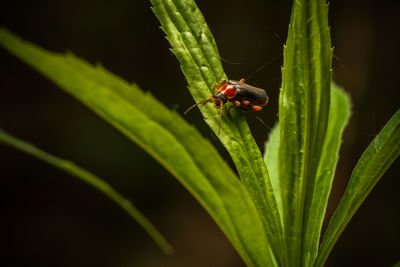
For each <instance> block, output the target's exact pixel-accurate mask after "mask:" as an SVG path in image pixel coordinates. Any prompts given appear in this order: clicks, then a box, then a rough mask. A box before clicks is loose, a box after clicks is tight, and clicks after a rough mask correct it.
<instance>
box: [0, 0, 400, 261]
mask: <svg viewBox="0 0 400 267" xmlns="http://www.w3.org/2000/svg"><path fill="white" fill-rule="evenodd" d="M395 3H396V2H395V1H361V0H356V1H345V0H339V1H332V2H331V4H330V25H331V30H332V43H333V45H334V47H335V52H334V53H335V56H336V57H335V59H334V63H333V68H334V79H335V80H336V81H337V83H339V84H340V85H342V86H344V87H345V88H346V90H347V91H348V92H349V93H350V94H351V97H352V100H353V115H352V118H351V121H350V124H349V126H348V127H347V128H346V131H345V134H344V141H343V146H342V149H341V152H340V153H341V158H340V162H339V165H338V168H337V176H336V179H335V182H334V188H333V190H334V191H333V193H332V194H331V198H330V204H329V210H328V216H330V215H331V214H332V212H333V209H334V208H335V207H336V205H337V203H338V201H339V200H340V197H341V195H342V193H343V191H344V188H345V186H346V183H347V181H348V178H349V176H350V174H351V170H352V168H353V167H354V166H355V164H356V162H357V160H358V158H359V157H360V155H361V153H362V151H363V150H364V149H365V148H366V147H367V145H368V144H369V142H370V141H371V140H372V139H373V137H374V136H375V135H376V134H377V133H378V132H379V130H380V129H381V128H382V127H383V125H384V124H385V123H386V122H387V121H388V119H389V118H390V117H391V116H392V115H393V114H394V113H395V111H396V109H398V108H399V106H400V105H399V102H400V93H399V89H400V88H399V74H398V69H399V68H398V66H399V62H400V52H399V40H400V38H399V34H398V29H399V17H398V14H399V8H398V6H397V5H396V4H395ZM198 5H199V7H200V9H201V10H202V12H203V14H204V16H205V18H206V20H207V22H208V24H209V26H210V28H211V31H212V32H213V34H214V37H215V39H216V41H217V44H218V47H219V51H220V54H221V57H223V58H224V59H225V60H226V62H225V63H224V68H225V71H226V73H227V74H228V76H229V78H230V79H240V78H242V77H244V78H246V77H248V76H249V75H251V74H252V73H254V72H255V70H256V69H258V68H259V67H261V66H264V65H266V67H265V68H264V69H262V70H261V71H259V72H257V73H256V74H255V75H254V76H252V78H251V79H250V80H249V81H248V82H249V83H250V84H252V85H255V86H258V87H262V88H265V89H267V92H268V94H269V96H270V104H269V105H268V107H267V108H266V109H264V110H263V111H262V112H258V113H257V116H259V117H260V118H261V119H262V120H264V121H265V124H266V125H267V127H265V126H264V125H263V124H262V123H260V122H259V120H258V119H257V118H255V117H254V116H253V115H250V114H249V115H248V121H249V124H250V127H251V129H252V132H253V134H254V136H255V138H256V140H257V142H258V144H259V145H260V147H261V148H262V149H263V148H264V146H263V143H264V141H265V139H266V137H267V134H268V132H269V129H268V127H272V126H273V124H274V122H275V121H276V119H277V115H278V93H279V87H280V82H281V80H280V76H281V75H280V66H281V64H282V50H281V47H282V44H283V43H284V41H285V40H286V36H287V27H288V22H289V15H290V9H291V2H290V1H262V0H248V1H246V2H244V1H229V2H228V1H227V2H222V1H217V2H216V3H215V2H214V1H198ZM0 14H1V15H0V25H3V26H5V27H7V28H9V29H10V30H12V31H13V32H15V33H16V34H18V35H19V36H21V37H22V38H24V39H26V40H29V41H31V42H33V43H36V44H38V45H40V46H42V47H44V48H46V49H48V50H52V51H57V52H65V51H67V50H70V51H72V52H74V53H75V54H76V55H78V56H79V57H81V58H83V59H85V60H88V61H89V62H92V63H98V62H101V64H102V65H103V66H105V67H106V68H107V69H108V70H110V71H112V72H113V73H116V74H117V75H119V76H121V77H123V78H124V79H126V80H127V81H135V82H136V83H137V84H138V85H139V86H140V87H141V88H142V89H143V90H145V91H149V92H151V93H152V94H153V95H155V96H156V97H157V98H158V99H159V100H160V101H161V102H163V103H164V104H165V105H167V106H168V107H170V108H171V109H177V111H178V112H179V113H183V111H184V110H185V109H186V108H187V107H188V106H190V105H191V104H192V103H193V100H192V98H191V96H190V94H189V93H188V91H187V90H186V82H185V79H184V77H183V75H182V73H181V71H180V69H179V65H178V62H177V60H176V59H175V57H174V56H173V55H172V53H171V52H170V51H169V50H168V48H169V44H168V43H167V41H166V39H165V38H164V34H163V32H162V31H161V30H160V29H159V23H158V21H157V20H156V18H155V16H154V14H153V13H152V12H151V10H150V3H149V1H111V0H99V1H92V0H86V1H76V0H72V1H71V0H68V1H41V0H39V1H18V0H17V1H12V3H8V4H4V3H3V4H2V7H1V9H0ZM0 58H1V60H0V66H1V67H0V68H1V69H0V70H1V83H0V86H1V89H0V127H2V128H3V129H5V130H6V131H8V132H10V133H12V134H14V135H16V136H17V137H19V138H22V139H24V140H27V141H29V142H31V143H33V144H35V145H37V146H38V147H40V148H42V149H44V150H45V151H48V152H50V153H52V154H54V155H57V156H60V157H63V158H66V159H71V160H73V161H74V162H76V163H78V164H79V165H80V166H82V167H84V168H86V169H88V170H90V171H92V172H94V173H96V174H97V175H99V176H100V177H102V178H103V179H105V180H106V181H108V182H110V183H111V184H112V185H113V186H114V187H115V188H116V189H117V190H118V191H120V192H121V193H123V195H125V196H127V197H128V198H129V199H130V200H131V201H133V203H134V205H136V206H137V207H138V208H139V209H140V210H141V211H143V212H144V213H145V214H146V216H148V218H150V220H151V221H152V222H153V223H154V224H155V225H156V226H157V227H158V228H159V229H160V230H161V232H162V233H164V234H165V235H166V237H167V239H168V240H169V241H170V242H171V243H172V244H173V246H174V247H175V249H176V252H175V254H174V255H172V256H166V255H164V254H163V253H162V252H161V251H160V250H159V249H158V248H157V247H156V245H155V244H154V243H153V242H152V240H151V239H150V238H149V237H148V236H147V235H146V234H145V232H144V231H143V230H142V229H141V228H140V227H139V226H138V225H137V224H136V223H135V222H134V221H132V220H131V219H130V218H129V217H128V216H127V215H126V214H125V213H124V212H123V211H122V210H121V209H120V208H118V207H117V206H116V205H115V204H113V203H112V202H111V201H109V200H108V199H107V198H106V197H104V196H103V195H101V194H100V193H98V192H97V191H95V190H94V189H93V188H91V187H89V186H87V185H86V184H84V183H82V182H80V181H78V180H75V179H74V178H72V177H71V176H69V175H67V174H65V173H63V172H61V171H59V170H58V169H55V168H53V167H51V166H49V165H47V164H45V163H42V162H41V161H39V160H36V159H35V158H32V157H30V156H26V155H24V154H22V153H20V152H18V151H14V150H12V149H10V148H7V147H4V146H0V167H1V171H0V176H1V178H0V185H1V194H0V210H1V217H0V218H1V221H0V236H1V241H2V242H1V243H2V245H1V246H2V248H1V252H0V265H1V266H243V265H244V264H243V262H242V261H241V259H240V258H239V256H238V255H237V253H236V252H235V250H234V249H233V248H232V246H231V245H230V243H229V242H228V240H227V239H226V238H225V237H224V235H223V234H222V233H221V231H220V230H219V229H218V228H217V226H216V225H215V223H214V222H213V221H212V219H211V218H210V217H209V215H208V214H207V213H206V212H205V211H204V210H203V209H202V207H201V206H200V205H199V204H198V203H197V202H196V201H195V200H194V199H193V197H192V196H191V195H190V194H189V193H188V192H187V191H186V190H185V189H184V188H183V187H182V186H181V185H180V184H179V183H178V182H177V181H176V180H175V179H174V178H173V177H172V176H171V175H170V174H169V173H168V172H167V171H166V170H164V169H163V168H162V167H161V166H160V165H159V164H157V162H156V161H155V160H153V159H152V158H151V157H150V156H149V155H147V154H146V153H145V152H144V151H142V150H141V149H140V148H138V147H137V146H136V145H135V144H133V143H131V142H130V141H129V140H128V139H127V138H126V137H124V136H123V135H121V134H120V133H119V132H118V131H117V130H115V129H114V128H112V127H111V126H109V125H108V124H107V123H105V122H104V121H103V120H102V119H100V118H98V117H97V116H96V115H95V114H94V113H92V112H91V111H90V110H88V109H87V108H85V107H84V106H83V105H81V104H80V103H79V102H78V101H76V100H75V99H73V98H72V97H70V96H69V95H67V94H66V93H64V92H63V91H62V90H60V89H59V88H57V87H56V86H55V85H54V84H52V83H51V82H49V81H48V80H47V79H46V78H44V77H43V76H41V75H39V74H38V73H37V72H36V71H34V70H33V69H31V68H30V67H28V66H26V65H24V64H23V63H21V62H20V61H18V60H17V59H15V58H14V57H13V56H11V55H9V54H8V53H7V52H5V51H4V50H3V49H0ZM273 58H277V59H276V60H275V61H273V62H270V61H271V60H272V59H273ZM228 61H229V62H238V63H240V64H231V63H228ZM186 119H187V120H188V121H189V122H190V123H192V124H194V125H196V127H197V128H198V129H199V130H200V131H201V132H202V133H203V135H204V136H206V137H207V138H209V139H210V140H211V141H212V142H213V143H214V144H215V146H217V147H218V149H219V150H220V151H221V153H222V155H223V156H224V158H226V159H227V161H230V159H229V157H228V154H227V153H226V152H225V151H224V149H223V147H222V146H221V145H220V144H219V143H218V142H217V140H216V138H215V137H214V136H213V135H212V134H211V131H210V129H209V128H208V126H207V125H206V124H205V123H204V122H202V120H201V116H200V114H199V112H198V110H194V111H192V112H191V113H190V114H188V115H187V116H186ZM399 165H400V164H399V161H398V160H397V161H396V162H395V163H394V164H393V166H392V167H391V168H390V169H389V170H388V172H387V173H386V174H385V175H384V177H383V179H382V181H380V182H379V183H378V185H377V186H376V188H375V189H374V190H373V192H372V193H371V195H370V196H369V197H368V198H367V199H366V201H365V202H364V204H363V206H362V207H361V208H360V210H359V211H358V212H357V214H356V215H355V217H354V218H353V219H352V221H351V222H350V224H349V225H348V227H347V228H346V230H345V232H344V233H343V236H342V237H341V238H340V240H339V241H338V243H337V245H336V247H335V248H334V250H333V252H332V254H331V256H330V257H329V259H328V262H327V266H390V265H392V264H393V263H395V262H396V261H398V260H400V253H399V251H400V245H399V244H400V233H399V229H400V228H399V225H400V217H399V210H398V204H399V200H400V195H399V193H398V188H399V185H400V184H399V173H400V166H399Z"/></svg>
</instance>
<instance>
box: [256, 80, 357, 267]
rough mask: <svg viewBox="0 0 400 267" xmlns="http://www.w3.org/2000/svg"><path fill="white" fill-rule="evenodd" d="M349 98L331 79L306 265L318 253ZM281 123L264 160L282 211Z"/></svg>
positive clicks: (346, 118)
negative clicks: (327, 113)
mask: <svg viewBox="0 0 400 267" xmlns="http://www.w3.org/2000/svg"><path fill="white" fill-rule="evenodd" d="M350 105H351V104H350V98H349V96H348V95H347V93H346V92H344V91H343V90H342V89H341V88H340V87H338V86H337V85H335V84H334V83H332V85H331V105H330V110H329V123H328V129H327V135H326V138H325V142H324V148H323V150H322V155H321V163H320V165H319V169H318V174H317V180H316V184H315V192H314V196H313V199H312V203H311V214H313V217H312V220H310V221H309V224H308V225H307V227H308V228H309V229H310V230H309V231H308V232H309V233H311V235H310V236H309V237H308V238H307V239H306V240H308V242H309V243H307V244H306V245H308V251H310V253H309V254H308V255H310V256H311V255H312V257H311V258H308V260H307V262H306V264H305V266H310V262H312V260H314V258H315V257H316V255H317V250H318V245H319V239H320V233H321V227H322V222H323V220H324V216H325V211H326V206H327V203H328V197H329V193H330V191H331V185H332V181H333V177H334V173H335V169H336V164H337V161H338V158H339V147H340V144H341V140H342V133H343V130H344V128H345V126H346V125H347V122H348V119H349V116H350ZM279 130H280V129H279V123H276V125H275V127H274V128H273V129H272V132H271V134H270V137H269V140H268V142H267V143H266V144H265V155H264V160H265V163H266V164H267V167H268V171H269V175H270V178H271V181H272V185H273V188H274V192H275V195H276V197H277V200H278V207H279V209H280V210H279V211H280V212H281V213H282V212H283V211H282V202H280V201H279V196H280V194H281V191H280V187H279V180H278V147H279Z"/></svg>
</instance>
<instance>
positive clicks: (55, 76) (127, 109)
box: [0, 28, 273, 266]
mask: <svg viewBox="0 0 400 267" xmlns="http://www.w3.org/2000/svg"><path fill="white" fill-rule="evenodd" d="M0 44H1V45H2V46H3V47H4V48H5V49H6V50H8V51H9V52H11V53H13V54H14V55H16V56H17V57H19V58H20V59H21V60H23V61H24V62H26V63H27V64H29V65H31V66H32V67H33V68H35V69H36V70H38V71H39V72H41V73H42V74H43V75H45V76H46V77H48V78H49V79H50V80H52V81H53V82H55V83H56V84H57V85H58V86H60V87H61V88H62V89H64V90H65V91H66V92H68V93H69V94H71V95H72V96H74V97H76V98H77V99H79V100H80V101H81V102H82V103H84V104H85V105H87V106H88V107H89V108H91V109H92V110H93V111H94V112H96V113H97V114H99V115H100V116H101V117H103V118H104V119H105V120H106V121H107V122H109V123H110V124H111V125H113V126H114V127H116V128H117V129H118V130H120V131H121V132H122V133H124V134H125V135H126V136H127V137H128V138H130V139H131V140H132V141H134V142H135V143H137V144H138V145H139V146H140V147H142V148H143V149H144V150H145V151H146V152H147V153H149V154H150V155H151V156H152V157H153V158H155V159H156V160H157V161H158V162H159V163H160V164H162V165H163V166H164V167H165V168H166V169H167V170H168V171H170V172H171V173H172V174H173V175H174V176H175V177H176V178H177V179H178V180H179V181H180V182H181V183H182V184H183V185H184V186H185V187H186V188H187V189H188V190H189V191H190V192H191V193H192V194H193V195H194V196H195V197H196V198H197V200H198V201H199V202H200V203H201V204H202V205H203V206H204V208H205V209H206V210H207V211H208V213H209V214H210V215H211V216H212V217H213V218H214V220H215V221H216V222H217V224H218V225H219V226H220V228H221V229H222V230H223V232H224V233H225V234H226V235H227V237H228V238H229V239H230V240H231V242H232V243H233V245H234V247H235V248H236V249H237V251H238V252H239V254H240V255H241V257H242V258H243V259H244V261H245V262H246V264H247V265H249V266H271V265H273V263H272V262H271V259H270V257H268V255H269V248H268V245H267V241H266V238H265V234H264V228H263V225H262V221H261V219H260V215H259V214H258V211H257V210H256V207H255V205H254V203H253V201H252V200H251V197H250V196H249V194H248V192H247V190H246V189H245V187H244V186H243V185H242V184H241V183H240V181H239V180H238V179H237V177H236V175H235V174H234V173H233V172H232V170H231V169H230V168H229V166H228V165H227V164H226V162H225V161H224V160H223V159H222V158H221V157H220V156H219V154H218V153H217V151H216V150H215V148H214V147H213V146H212V145H211V144H210V143H209V142H208V141H206V140H205V139H204V138H203V137H202V136H201V135H200V134H199V133H198V131H196V130H195V129H194V128H193V127H191V126H190V125H188V124H187V123H186V122H185V120H183V119H182V118H181V117H180V116H179V115H177V114H176V113H175V112H173V111H170V110H168V109H167V108H166V107H165V106H163V105H162V104H161V103H160V102H158V101H157V100H156V99H155V98H153V97H152V96H151V95H150V94H145V93H143V92H142V91H141V90H140V89H139V88H138V87H137V86H136V85H135V84H128V83H127V82H126V81H124V80H122V79H121V78H119V77H117V76H115V75H113V74H111V73H110V72H108V71H106V70H105V69H103V68H102V67H101V66H97V67H94V66H92V65H91V64H88V63H87V62H85V61H83V60H81V59H79V58H77V57H75V56H74V55H72V54H67V55H62V54H58V53H53V52H49V51H46V50H44V49H42V48H39V47H37V46H35V45H33V44H30V43H27V42H25V41H22V40H21V39H19V38H18V37H16V36H15V35H13V34H12V33H10V32H8V31H7V30H5V29H1V28H0Z"/></svg>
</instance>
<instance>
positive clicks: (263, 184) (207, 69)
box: [151, 0, 286, 265]
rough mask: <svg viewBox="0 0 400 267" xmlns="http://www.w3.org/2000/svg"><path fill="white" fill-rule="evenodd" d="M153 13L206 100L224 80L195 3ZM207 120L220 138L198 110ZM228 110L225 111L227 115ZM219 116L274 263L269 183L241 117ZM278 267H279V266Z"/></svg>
mask: <svg viewBox="0 0 400 267" xmlns="http://www.w3.org/2000/svg"><path fill="white" fill-rule="evenodd" d="M151 2H152V4H153V11H154V13H155V14H156V16H157V18H158V19H159V20H160V22H161V25H162V29H163V30H164V32H165V33H166V34H167V39H168V40H169V42H170V43H171V45H172V51H173V52H174V54H175V55H176V57H177V58H178V60H179V62H180V65H181V69H182V71H183V73H184V74H185V77H186V80H187V81H188V84H189V90H190V92H191V94H192V95H193V98H194V99H195V101H196V102H199V101H201V100H204V99H206V98H209V97H210V96H211V91H212V88H213V87H214V85H215V84H216V83H217V82H219V81H220V80H223V79H227V76H226V75H225V73H224V71H223V68H222V64H221V61H220V57H219V53H218V50H217V46H216V43H215V40H214V38H213V36H212V34H211V32H210V30H209V28H208V26H207V24H206V22H205V20H204V17H203V16H202V14H201V12H200V10H199V9H198V7H197V6H196V4H195V3H194V1H193V0H179V1H178V0H152V1H151ZM200 110H201V112H202V114H203V116H204V119H205V121H206V122H207V123H208V125H209V126H210V127H211V129H213V131H214V132H215V133H218V124H219V119H218V115H219V114H218V112H217V110H216V109H215V108H214V107H213V106H212V105H211V104H207V105H204V106H200ZM225 111H226V110H225ZM232 115H233V116H232V118H228V117H227V116H223V119H222V126H221V133H220V135H219V138H220V140H221V142H222V143H223V145H224V146H225V148H226V149H227V150H228V152H229V153H230V155H231V157H232V159H233V161H234V163H235V166H236V168H237V170H238V172H239V176H240V177H241V179H242V182H243V183H244V184H245V186H246V187H247V189H248V191H249V193H250V195H251V197H252V198H253V200H254V202H255V204H256V206H257V208H258V210H259V212H260V216H261V217H262V219H263V223H264V226H265V229H266V233H267V237H268V240H269V243H270V244H271V248H272V250H273V252H274V255H275V256H276V257H277V260H278V263H282V262H283V260H286V257H285V256H283V254H282V253H283V248H281V247H280V246H281V244H282V229H281V223H280V218H279V213H278V209H277V204H276V200H275V197H274V194H273V189H272V185H271V181H270V179H269V176H268V172H267V169H266V167H265V164H264V162H263V158H262V155H261V152H260V150H259V148H258V147H257V144H256V143H255V141H254V139H253V137H252V135H251V132H250V130H249V128H248V125H247V123H246V120H245V116H244V115H243V112H242V111H240V110H234V111H233V112H232ZM281 265H282V264H281Z"/></svg>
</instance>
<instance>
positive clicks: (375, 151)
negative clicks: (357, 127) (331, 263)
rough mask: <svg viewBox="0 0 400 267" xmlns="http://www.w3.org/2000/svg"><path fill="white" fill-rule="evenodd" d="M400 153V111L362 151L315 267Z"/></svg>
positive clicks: (322, 261) (323, 242) (330, 224)
mask: <svg viewBox="0 0 400 267" xmlns="http://www.w3.org/2000/svg"><path fill="white" fill-rule="evenodd" d="M399 155H400V110H398V111H397V112H396V113H395V114H394V115H393V117H392V118H391V119H390V120H389V122H388V123H387V124H386V125H385V126H384V127H383V129H382V130H381V131H380V133H379V134H378V135H377V136H376V137H375V138H374V140H373V141H372V143H371V144H370V145H369V146H368V148H367V149H366V150H365V151H364V153H363V154H362V156H361V158H360V160H359V161H358V163H357V165H356V167H355V168H354V170H353V173H352V175H351V177H350V181H349V183H348V185H347V188H346V191H345V192H344V195H343V197H342V199H341V201H340V203H339V206H338V207H337V209H336V211H335V213H334V215H333V217H332V219H331V221H330V223H329V226H328V228H327V230H326V233H325V236H324V239H323V241H322V244H321V247H320V250H319V253H318V257H317V259H316V261H315V264H314V266H323V265H324V263H325V261H326V259H327V257H328V255H329V253H330V252H331V250H332V248H333V246H334V245H335V243H336V241H337V240H338V238H339V236H340V234H341V233H342V232H343V230H344V228H345V227H346V225H347V224H348V222H349V221H350V219H351V218H352V217H353V215H354V214H355V212H356V211H357V209H358V208H359V207H360V205H361V204H362V202H363V201H364V200H365V198H366V197H367V196H368V194H369V193H370V192H371V190H372V188H373V187H374V186H375V185H376V183H377V182H378V181H379V179H380V178H381V177H382V175H383V174H384V173H385V171H386V170H387V169H388V168H389V167H390V165H391V164H392V163H393V162H394V160H395V159H396V158H397V157H398V156H399Z"/></svg>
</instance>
